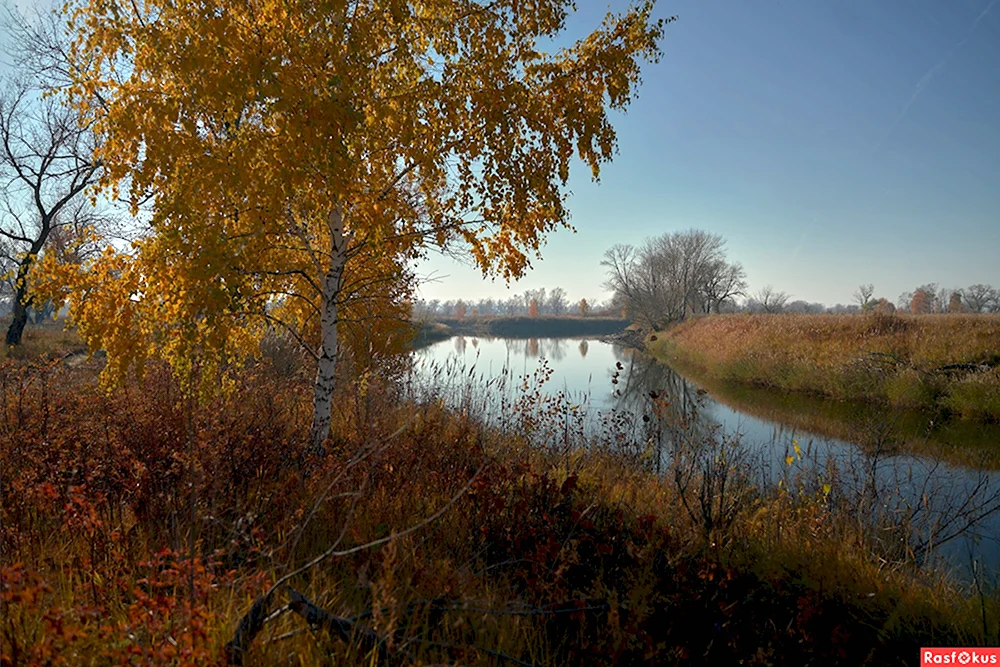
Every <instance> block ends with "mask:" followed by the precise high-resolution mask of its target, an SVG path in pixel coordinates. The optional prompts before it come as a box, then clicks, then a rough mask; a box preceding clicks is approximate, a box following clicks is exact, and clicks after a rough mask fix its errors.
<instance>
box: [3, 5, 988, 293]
mask: <svg viewBox="0 0 1000 667" xmlns="http://www.w3.org/2000/svg"><path fill="white" fill-rule="evenodd" d="M7 1H8V2H9V1H10V0H7ZM37 1H39V0H16V2H15V4H16V5H17V6H21V7H22V8H23V7H25V6H30V5H31V4H33V2H37ZM40 3H41V4H48V1H47V0H40ZM577 4H578V5H579V6H580V11H579V12H578V13H577V15H576V16H575V17H574V18H573V19H572V22H571V35H570V36H571V37H574V38H575V37H577V36H581V35H583V34H585V32H586V31H588V30H589V29H590V28H592V27H593V26H596V25H597V24H598V23H599V22H600V20H601V18H602V17H603V15H604V13H605V12H606V11H607V8H608V6H607V5H606V4H605V3H604V2H594V1H592V0H579V1H578V3H577ZM626 5H627V2H625V1H624V0H615V2H613V3H612V4H611V8H612V9H621V8H623V7H625V6H626ZM994 5H997V6H994ZM658 12H659V14H660V15H661V16H668V15H673V14H676V15H677V16H678V17H679V20H678V21H677V22H676V23H673V24H671V25H669V26H668V27H667V32H666V37H665V39H664V41H663V50H664V57H663V59H662V61H661V62H660V63H659V64H657V65H651V66H648V67H647V68H646V70H645V75H644V79H645V82H644V85H643V87H642V88H641V90H640V93H639V99H638V100H637V101H636V102H635V103H634V104H633V105H632V107H631V110H630V111H629V113H628V115H625V116H616V126H617V127H618V129H619V149H620V154H619V155H618V157H617V158H616V159H615V161H614V163H612V164H611V165H608V166H607V167H606V168H605V170H604V172H603V175H602V182H601V183H600V184H599V185H596V184H594V183H592V182H591V181H590V180H589V173H588V172H587V171H586V170H584V169H578V170H576V172H574V174H573V175H572V176H571V182H570V189H571V190H572V192H573V195H572V197H571V200H570V209H571V211H572V214H573V224H574V225H575V227H576V229H577V233H576V234H573V233H572V232H569V231H560V232H557V233H555V234H552V235H551V236H550V237H549V240H548V243H547V245H546V246H545V247H544V248H543V257H544V259H542V260H540V261H535V262H534V266H533V269H532V270H531V272H530V273H529V275H528V276H527V277H525V278H524V279H523V280H521V281H520V282H519V283H515V284H513V285H511V286H510V287H508V286H507V285H506V284H504V283H503V282H502V281H497V282H490V281H483V280H482V278H481V275H480V273H479V272H478V271H476V270H473V269H471V268H468V267H465V266H462V265H460V264H456V263H455V262H453V261H452V260H450V259H447V258H443V257H439V256H438V257H434V258H432V259H431V260H430V261H428V262H426V263H424V264H422V265H421V266H420V267H419V268H418V271H419V273H420V274H421V275H425V276H426V275H432V276H435V277H436V280H434V281H431V282H428V283H426V284H425V285H424V287H423V288H422V295H423V296H424V297H425V298H428V299H434V298H440V299H454V298H480V297H486V296H494V297H496V296H502V295H507V294H510V293H512V292H515V291H516V292H520V291H523V290H524V289H529V288H537V287H546V288H552V287H556V286H561V287H563V288H564V289H566V290H567V292H568V293H569V296H570V298H572V299H574V300H575V299H579V298H581V297H586V298H588V299H591V298H594V297H599V298H603V297H604V296H605V293H604V290H603V288H602V286H601V285H602V283H603V280H604V276H603V274H602V270H601V267H600V260H601V255H602V254H603V252H604V250H605V249H606V248H607V247H608V246H610V245H612V244H614V243H639V242H641V241H642V240H643V239H644V238H645V237H647V236H651V235H657V234H661V233H663V232H667V231H672V230H681V229H687V228H690V227H698V228H702V229H705V230H708V231H711V232H715V233H719V234H722V235H723V236H724V237H725V238H726V239H727V240H728V242H729V255H730V258H731V259H734V260H738V261H740V262H742V263H743V265H744V267H745V268H746V270H747V274H748V278H749V281H750V283H751V290H756V289H759V288H760V287H763V286H764V285H766V284H772V285H774V286H775V287H776V288H777V289H781V290H784V291H787V292H789V293H790V294H791V295H792V298H793V299H805V300H807V301H821V302H824V303H827V304H831V305H832V304H834V303H837V302H843V303H848V302H850V300H851V293H852V292H853V291H854V290H855V289H856V287H857V285H858V284H860V283H868V282H871V283H874V284H875V288H876V295H878V296H885V297H887V298H889V299H890V300H892V301H895V300H896V298H897V297H898V296H899V294H900V293H901V292H904V291H908V290H912V289H913V288H914V287H916V286H918V285H920V284H923V283H927V282H937V283H940V284H941V285H942V286H945V287H963V286H966V285H969V284H972V283H977V282H986V283H992V284H993V285H995V286H1000V0H992V1H991V0H659V4H658ZM0 38H2V35H0Z"/></svg>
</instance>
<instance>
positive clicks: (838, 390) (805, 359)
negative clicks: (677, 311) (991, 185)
mask: <svg viewBox="0 0 1000 667" xmlns="http://www.w3.org/2000/svg"><path fill="white" fill-rule="evenodd" d="M649 349H650V351H651V352H652V353H653V354H654V355H656V356H658V357H660V358H663V359H665V360H668V361H675V362H680V363H682V364H684V365H685V366H687V367H689V368H692V367H693V368H696V369H698V372H699V373H700V374H705V375H707V376H709V377H711V378H714V379H718V380H725V381H731V382H738V383H746V384H754V385H759V386H763V387H771V388H776V389H782V390H788V391H802V392H812V393H816V394H821V395H824V396H829V397H833V398H838V399H863V400H871V401H881V402H886V403H889V404H892V405H898V406H905V407H911V408H918V409H930V410H934V411H937V412H938V413H940V414H951V415H956V416H960V417H962V418H966V419H975V420H989V421H997V420H1000V316H986V315H883V314H870V315H780V316H775V315H723V316H714V317H706V318H700V319H695V320H691V321H688V322H685V323H683V324H681V325H679V326H677V327H675V328H673V329H670V330H669V331H667V332H662V333H658V334H656V339H655V340H652V341H650V344H649Z"/></svg>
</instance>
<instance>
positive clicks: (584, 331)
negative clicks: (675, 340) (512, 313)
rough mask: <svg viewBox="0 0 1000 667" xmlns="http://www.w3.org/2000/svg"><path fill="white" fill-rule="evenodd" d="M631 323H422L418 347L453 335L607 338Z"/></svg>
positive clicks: (585, 320)
mask: <svg viewBox="0 0 1000 667" xmlns="http://www.w3.org/2000/svg"><path fill="white" fill-rule="evenodd" d="M630 324H631V321H629V320H623V319H620V318H614V317H578V316H563V317H556V316H550V317H467V318H462V319H457V318H438V319H436V320H433V321H424V322H420V323H418V325H417V326H418V329H417V334H416V337H415V339H414V345H416V346H418V347H419V346H422V345H429V344H430V343H435V342H438V341H441V340H447V339H448V338H451V337H452V336H484V337H486V336H489V337H494V338H574V337H580V336H595V337H596V336H607V335H611V334H616V333H619V332H621V331H624V330H625V329H626V328H627V327H628V326H629V325H630Z"/></svg>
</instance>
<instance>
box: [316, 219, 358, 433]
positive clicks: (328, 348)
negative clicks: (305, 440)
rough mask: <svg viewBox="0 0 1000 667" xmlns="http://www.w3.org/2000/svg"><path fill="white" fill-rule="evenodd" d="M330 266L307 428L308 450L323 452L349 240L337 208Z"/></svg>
mask: <svg viewBox="0 0 1000 667" xmlns="http://www.w3.org/2000/svg"><path fill="white" fill-rule="evenodd" d="M329 224H330V237H331V244H330V246H331V247H330V266H329V268H328V269H327V272H326V275H324V276H323V277H322V279H323V295H322V303H321V304H320V309H321V317H320V336H321V346H320V350H319V361H318V362H317V364H316V381H315V382H314V383H313V421H312V428H311V429H310V439H311V440H312V447H313V449H314V450H316V451H318V452H322V451H323V443H324V442H326V438H327V436H328V435H330V411H331V409H332V407H333V390H334V388H335V386H336V372H337V345H338V341H337V299H338V298H339V297H340V289H341V287H342V286H343V280H344V266H345V265H346V264H347V246H348V243H349V241H350V238H349V237H348V236H347V235H345V234H344V218H343V213H342V211H341V209H340V206H335V207H334V209H333V210H332V211H331V212H330V216H329Z"/></svg>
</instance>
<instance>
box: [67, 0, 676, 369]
mask: <svg viewBox="0 0 1000 667" xmlns="http://www.w3.org/2000/svg"><path fill="white" fill-rule="evenodd" d="M653 5H654V1H653V0H649V1H647V2H643V3H641V4H639V5H637V6H634V7H631V8H629V9H628V10H627V11H625V12H624V13H622V14H620V15H611V14H609V15H608V16H607V17H606V19H605V21H604V23H603V25H602V26H600V27H599V28H598V29H597V30H595V31H594V32H592V33H591V34H589V35H588V36H586V37H585V38H583V39H580V40H579V41H576V42H575V43H571V44H570V45H568V46H565V47H553V48H551V49H550V50H549V51H546V50H545V47H546V46H547V45H550V44H555V43H558V42H559V40H563V41H564V42H565V41H566V40H565V39H564V36H563V35H562V33H563V32H564V29H565V24H566V19H567V17H568V14H569V12H571V11H572V10H573V9H574V6H573V3H572V2H569V1H568V0H534V1H527V0H496V1H495V2H483V1H474V0H417V1H415V0H409V1H403V0H368V1H363V0H351V1H348V0H327V1H319V2H317V1H314V0H241V1H240V2H232V1H231V0H221V1H220V0H211V1H205V0H200V1H199V0H196V1H183V2H178V1H176V0H145V1H143V0H135V2H133V1H131V0H128V1H126V2H119V1H117V0H83V1H82V2H81V3H80V4H78V5H73V6H68V7H67V10H66V11H67V12H68V14H69V15H70V17H71V21H70V25H71V30H72V32H73V34H74V42H73V47H72V49H71V60H72V72H73V79H74V85H73V86H72V87H71V90H70V93H69V94H70V99H71V101H72V103H73V104H75V105H76V106H77V107H78V108H80V109H81V110H83V111H84V113H85V114H86V115H87V117H88V119H89V120H92V121H93V122H94V123H95V128H96V129H97V131H98V133H99V134H100V135H101V138H102V142H101V143H100V146H101V149H100V156H99V157H100V159H101V162H102V164H103V165H104V167H105V168H106V171H105V176H104V181H103V185H104V186H106V187H107V188H109V189H110V190H111V191H112V192H113V194H114V195H115V196H121V197H123V198H127V199H128V200H129V201H130V202H131V205H132V207H133V210H134V211H138V210H139V209H140V208H141V207H142V206H143V205H144V204H145V203H148V205H149V207H150V211H151V214H150V218H149V224H150V232H151V233H150V234H148V235H147V236H146V238H144V239H143V240H141V241H139V242H137V243H135V244H134V245H133V247H132V248H131V249H130V250H129V251H128V252H120V251H117V250H115V249H113V248H109V249H108V251H107V252H106V253H104V254H103V255H102V256H101V257H100V258H99V259H98V260H96V261H95V262H93V263H92V264H91V265H89V266H87V267H82V268H76V269H74V268H73V267H50V269H51V271H52V272H53V274H54V278H55V282H56V283H58V284H61V285H63V286H64V287H66V288H68V289H71V290H73V291H74V292H75V294H76V295H79V296H81V297H82V296H86V297H89V299H87V300H85V299H81V298H76V297H75V296H71V300H72V304H71V305H72V307H73V317H74V319H75V321H76V322H77V324H78V326H79V327H80V330H81V333H82V335H84V336H85V337H86V338H87V339H88V341H89V342H90V343H91V344H92V346H94V347H104V348H106V349H107V350H108V356H109V366H108V368H109V374H110V375H112V376H115V375H116V374H117V375H118V376H120V375H121V374H122V373H124V372H125V371H126V370H127V369H128V367H129V366H130V365H132V364H136V363H141V361H142V360H143V359H145V358H147V357H149V356H151V355H153V354H160V355H162V356H166V357H167V358H169V359H171V360H172V361H174V362H175V363H176V364H183V363H184V361H183V360H184V359H185V358H187V357H189V356H190V354H191V353H192V351H194V350H195V349H196V348H197V349H198V350H200V351H201V353H202V358H205V357H206V355H207V357H211V358H215V359H216V360H217V361H224V360H225V359H226V358H228V357H229V356H231V355H233V354H242V353H249V352H250V351H252V350H253V348H254V345H255V344H256V341H257V340H259V337H260V334H261V332H262V331H264V329H265V328H266V326H267V325H268V324H271V325H273V324H274V323H275V321H276V320H280V321H281V324H282V326H287V327H289V328H290V329H292V330H294V331H296V332H297V333H298V334H300V335H303V336H305V337H308V336H310V335H313V334H311V333H310V332H312V331H315V330H316V329H317V328H318V319H319V309H318V305H319V303H320V292H321V287H322V276H323V274H324V271H325V270H326V269H327V266H328V260H329V256H330V248H331V242H332V232H331V229H330V225H329V222H328V221H329V220H330V213H331V211H332V210H333V209H334V208H337V209H339V210H340V211H341V212H342V213H343V225H344V227H345V228H346V231H347V232H348V237H347V238H348V239H349V240H350V244H351V245H350V248H351V260H350V261H351V262H352V263H356V264H359V265H362V264H364V265H366V266H367V267H368V268H367V269H365V270H363V271H360V273H362V274H364V275H372V274H373V273H377V274H379V275H382V276H384V277H385V278H384V279H381V280H375V281H371V284H369V285H368V286H367V288H366V289H367V291H365V290H364V289H362V290H361V291H362V292H365V293H366V294H367V295H368V298H376V297H380V298H383V299H385V300H386V302H387V303H388V302H392V301H393V299H396V301H397V303H398V298H397V297H398V296H399V294H398V289H397V290H396V292H394V291H393V289H392V288H389V287H385V288H384V289H381V290H380V289H379V288H377V287H375V286H374V285H378V284H382V285H387V284H388V283H391V282H392V281H399V280H403V279H404V277H405V275H406V271H405V265H406V262H407V261H408V260H410V259H412V258H415V257H417V256H420V255H421V254H422V253H423V252H424V251H425V250H426V249H427V247H428V246H430V245H436V246H449V245H451V244H456V243H457V244H459V245H460V246H461V247H462V248H466V249H467V251H468V253H469V254H470V256H471V258H472V260H473V261H474V262H475V263H476V264H477V265H478V266H479V267H480V268H481V269H482V270H483V272H484V273H485V274H488V275H498V276H502V277H504V278H507V279H510V278H513V277H517V276H520V275H521V274H522V273H523V272H524V271H525V269H526V268H527V267H528V264H529V256H530V255H531V254H537V253H538V251H539V248H540V244H541V241H542V240H543V238H544V236H545V234H546V233H547V232H550V231H552V230H553V229H555V228H558V227H560V226H568V211H567V209H566V206H565V192H564V190H565V185H566V181H567V178H568V176H569V167H570V164H571V162H572V161H573V160H574V159H575V158H579V159H580V160H582V161H583V163H585V164H586V165H587V166H589V168H590V170H591V173H592V176H593V177H594V178H597V177H598V175H599V170H600V167H601V165H602V163H604V162H606V161H607V160H610V159H611V158H612V156H613V154H614V152H615V132H614V129H613V127H612V125H611V123H610V121H609V118H608V110H609V109H624V108H625V107H626V106H627V105H628V103H629V102H630V100H631V99H632V98H633V97H634V94H635V90H636V87H637V85H638V83H639V77H640V62H641V61H642V60H643V59H647V60H656V59H657V58H658V57H659V50H658V46H657V44H658V41H659V39H660V38H661V35H662V32H663V27H664V21H658V20H654V19H653V18H652V16H651V15H652V11H653ZM372 267H376V268H377V269H378V270H374V269H373V268H372ZM348 282H349V280H348ZM357 292H358V291H357V290H355V291H354V292H352V291H351V290H345V293H355V294H356V293H357ZM376 293H377V294H376ZM373 295H374V296H373Z"/></svg>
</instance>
